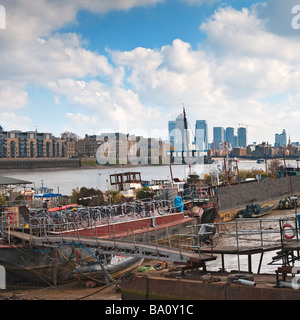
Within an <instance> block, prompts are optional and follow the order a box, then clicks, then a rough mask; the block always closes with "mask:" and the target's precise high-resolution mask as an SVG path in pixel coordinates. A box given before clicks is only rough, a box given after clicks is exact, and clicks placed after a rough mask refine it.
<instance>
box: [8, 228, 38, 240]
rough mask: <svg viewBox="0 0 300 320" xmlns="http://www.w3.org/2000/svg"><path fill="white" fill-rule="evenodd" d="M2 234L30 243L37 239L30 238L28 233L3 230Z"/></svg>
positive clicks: (34, 237)
mask: <svg viewBox="0 0 300 320" xmlns="http://www.w3.org/2000/svg"><path fill="white" fill-rule="evenodd" d="M3 234H5V235H6V236H8V237H14V238H17V239H20V240H23V239H24V240H25V241H30V240H32V239H38V237H36V236H31V235H30V234H28V233H25V232H20V231H16V230H3Z"/></svg>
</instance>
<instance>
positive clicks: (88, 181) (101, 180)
mask: <svg viewBox="0 0 300 320" xmlns="http://www.w3.org/2000/svg"><path fill="white" fill-rule="evenodd" d="M222 165H223V159H219V162H218V163H216V164H206V165H193V166H192V167H191V171H192V173H197V174H198V175H199V176H200V177H201V178H202V177H203V176H204V175H205V174H207V173H212V172H216V171H217V168H218V166H219V169H222ZM286 165H290V166H293V167H296V166H297V163H296V160H289V161H286ZM171 168H172V174H173V178H178V179H180V180H182V179H185V178H187V176H188V173H189V167H188V166H187V165H172V167H171ZM238 168H239V170H251V169H261V170H265V164H264V163H260V164H258V163H256V160H239V161H238ZM128 171H134V172H141V176H142V180H146V181H150V180H152V179H171V171H170V167H169V165H165V166H155V165H153V166H151V165H149V166H131V167H127V166H124V167H105V168H103V167H102V168H100V169H99V168H93V169H84V168H80V169H36V170H1V171H0V175H2V176H6V177H11V178H16V179H21V180H26V181H30V182H32V188H33V187H40V186H42V184H43V185H44V187H48V188H52V189H53V191H54V192H58V193H61V194H63V195H71V194H72V190H73V189H74V188H81V187H88V188H92V187H93V188H95V189H100V190H102V191H106V190H109V188H110V185H109V175H111V174H114V173H122V172H128Z"/></svg>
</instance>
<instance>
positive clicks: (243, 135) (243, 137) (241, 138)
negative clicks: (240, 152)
mask: <svg viewBox="0 0 300 320" xmlns="http://www.w3.org/2000/svg"><path fill="white" fill-rule="evenodd" d="M238 147H242V148H246V147H247V129H246V128H242V127H241V128H238Z"/></svg>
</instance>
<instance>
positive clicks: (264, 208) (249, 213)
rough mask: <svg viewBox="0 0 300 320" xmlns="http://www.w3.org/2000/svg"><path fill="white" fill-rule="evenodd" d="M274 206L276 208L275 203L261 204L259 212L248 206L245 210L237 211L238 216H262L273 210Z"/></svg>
mask: <svg viewBox="0 0 300 320" xmlns="http://www.w3.org/2000/svg"><path fill="white" fill-rule="evenodd" d="M273 208H274V204H266V205H264V206H261V207H260V209H259V210H258V211H257V212H253V211H251V210H248V209H247V208H246V209H245V210H240V211H239V212H238V213H237V217H238V218H260V217H262V216H265V215H266V214H268V213H270V212H271V211H272V210H273Z"/></svg>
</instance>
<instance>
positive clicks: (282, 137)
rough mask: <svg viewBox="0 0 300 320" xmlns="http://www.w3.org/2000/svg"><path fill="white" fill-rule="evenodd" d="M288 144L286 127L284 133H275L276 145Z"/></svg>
mask: <svg viewBox="0 0 300 320" xmlns="http://www.w3.org/2000/svg"><path fill="white" fill-rule="evenodd" d="M286 145H287V138H286V131H285V129H283V130H282V133H280V134H279V133H276V134H275V144H274V147H275V148H276V147H279V146H286Z"/></svg>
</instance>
